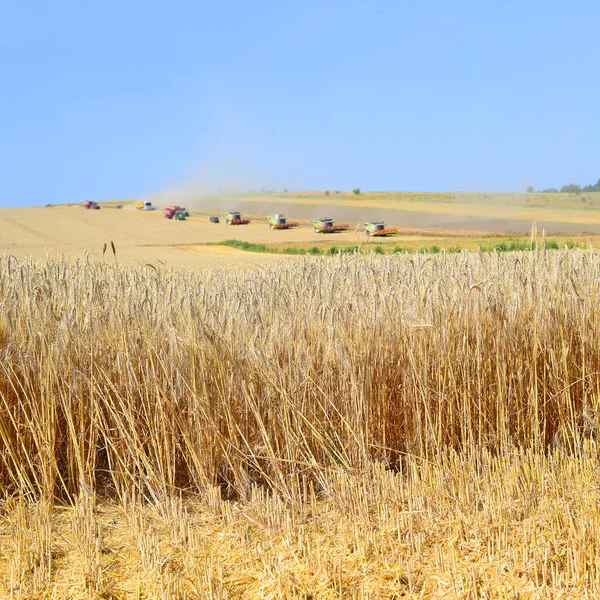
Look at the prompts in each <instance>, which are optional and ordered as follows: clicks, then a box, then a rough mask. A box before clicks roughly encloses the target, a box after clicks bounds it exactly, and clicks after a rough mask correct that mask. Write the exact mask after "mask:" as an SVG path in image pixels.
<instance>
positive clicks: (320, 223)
mask: <svg viewBox="0 0 600 600" xmlns="http://www.w3.org/2000/svg"><path fill="white" fill-rule="evenodd" d="M312 224H313V226H314V228H315V233H338V232H340V231H348V229H350V225H348V224H347V223H344V224H343V225H340V224H339V223H334V221H333V219H317V220H314V221H313V222H312Z"/></svg>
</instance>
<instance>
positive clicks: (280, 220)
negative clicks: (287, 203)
mask: <svg viewBox="0 0 600 600" xmlns="http://www.w3.org/2000/svg"><path fill="white" fill-rule="evenodd" d="M267 221H268V222H269V227H270V228H271V229H291V228H292V227H298V225H300V223H299V222H298V221H288V220H287V219H286V218H285V217H284V216H283V215H272V216H270V217H267Z"/></svg>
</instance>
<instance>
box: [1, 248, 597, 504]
mask: <svg viewBox="0 0 600 600" xmlns="http://www.w3.org/2000/svg"><path fill="white" fill-rule="evenodd" d="M599 274H600V257H599V256H598V255H597V254H596V253H594V252H573V253H571V252H547V253H543V252H534V253H523V254H515V255H510V256H507V255H500V254H467V253H465V254H462V255H448V256H439V257H434V258H432V257H427V256H422V255H416V256H393V257H389V258H387V257H386V258H376V257H373V258H364V257H339V258H336V259H334V260H327V259H323V260H306V261H305V262H302V263H300V264H282V265H279V266H277V267H270V268H265V269H263V270H257V271H247V272H243V271H221V270H206V271H199V272H191V271H190V272H185V273H183V272H176V271H165V270H157V269H155V268H152V267H150V266H144V265H140V266H137V267H130V268H119V267H117V266H112V265H108V264H102V263H87V262H85V261H79V262H78V263H77V264H74V265H69V264H62V263H60V264H56V263H55V264H53V263H48V264H41V263H36V262H17V261H15V260H14V259H10V258H4V259H2V260H1V261H0V357H1V360H0V485H2V486H3V487H4V488H10V489H16V490H21V491H27V492H30V493H35V494H41V495H44V496H48V497H59V498H66V499H72V500H73V499H74V498H75V497H76V495H77V494H78V493H79V491H80V487H81V486H82V485H85V486H88V487H89V488H90V489H92V490H94V491H96V492H98V493H100V494H104V493H109V494H111V495H117V496H120V497H125V496H129V495H131V494H132V493H134V492H135V493H139V494H142V495H143V496H145V497H148V498H159V497H161V496H163V495H165V494H169V493H172V492H173V491H176V490H203V489H205V488H207V487H211V486H215V485H217V486H220V487H221V488H223V489H224V490H226V491H227V493H229V494H236V495H241V496H242V497H245V496H247V495H248V493H249V490H250V488H251V486H252V484H254V483H259V484H261V485H262V484H264V485H266V486H268V487H269V488H272V489H275V490H277V491H278V492H280V493H282V494H284V495H288V496H289V495H290V494H292V489H291V486H292V487H293V486H294V485H297V483H298V481H300V480H304V479H307V480H311V481H312V482H313V484H314V485H317V486H318V485H319V482H320V480H321V475H322V473H323V472H324V471H325V470H327V469H329V468H332V467H343V468H346V469H361V468H364V467H365V466H366V465H368V464H369V463H370V462H372V461H381V462H383V463H384V464H386V465H387V466H389V467H390V468H392V469H399V468H400V466H401V463H402V460H403V457H404V456H406V455H407V454H413V455H418V456H422V457H430V456H433V455H436V454H437V453H438V452H439V451H440V450H441V449H443V448H446V447H451V448H454V449H458V450H468V451H473V450H476V449H483V448H485V449H488V450H490V451H493V452H496V451H501V450H505V449H507V448H511V447H513V446H522V447H526V448H531V449H534V450H539V451H542V450H544V449H546V448H548V447H550V446H552V445H554V446H556V445H560V446H564V447H568V448H572V449H575V448H576V447H577V446H578V445H579V444H580V438H581V437H582V436H584V437H585V436H593V435H595V433H596V429H597V411H598V399H599V389H598V388H599V383H600V378H599V377H598V373H599V370H600V334H599V329H598V319H597V307H598V302H599V301H600V278H599Z"/></svg>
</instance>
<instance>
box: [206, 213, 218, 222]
mask: <svg viewBox="0 0 600 600" xmlns="http://www.w3.org/2000/svg"><path fill="white" fill-rule="evenodd" d="M208 220H209V221H210V222H211V223H218V222H219V217H217V215H212V216H211V217H208Z"/></svg>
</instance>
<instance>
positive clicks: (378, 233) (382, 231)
mask: <svg viewBox="0 0 600 600" xmlns="http://www.w3.org/2000/svg"><path fill="white" fill-rule="evenodd" d="M365 233H366V234H367V235H372V236H374V237H385V236H386V235H396V234H397V233H398V229H397V228H396V227H386V226H385V223H384V222H383V221H368V222H367V223H365Z"/></svg>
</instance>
